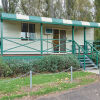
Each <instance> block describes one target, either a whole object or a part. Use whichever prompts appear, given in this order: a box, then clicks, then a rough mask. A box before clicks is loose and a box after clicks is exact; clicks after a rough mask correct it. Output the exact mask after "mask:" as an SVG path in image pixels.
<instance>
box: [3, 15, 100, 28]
mask: <svg viewBox="0 0 100 100" xmlns="http://www.w3.org/2000/svg"><path fill="white" fill-rule="evenodd" d="M1 19H4V20H16V21H26V22H35V23H47V24H56V25H69V26H82V27H94V28H100V23H95V22H85V21H76V20H66V19H57V18H47V17H38V16H27V15H21V14H9V13H1Z"/></svg>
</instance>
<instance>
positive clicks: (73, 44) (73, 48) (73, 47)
mask: <svg viewBox="0 0 100 100" xmlns="http://www.w3.org/2000/svg"><path fill="white" fill-rule="evenodd" d="M74 50H75V43H74V26H72V53H73V54H74V53H75V52H74Z"/></svg>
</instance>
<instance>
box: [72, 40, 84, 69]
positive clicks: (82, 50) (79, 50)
mask: <svg viewBox="0 0 100 100" xmlns="http://www.w3.org/2000/svg"><path fill="white" fill-rule="evenodd" d="M74 45H75V46H77V47H78V58H79V59H80V57H81V52H82V53H83V57H84V70H85V67H86V66H85V56H86V51H85V50H84V49H83V48H82V47H81V46H80V45H79V44H78V43H77V42H76V41H74Z"/></svg>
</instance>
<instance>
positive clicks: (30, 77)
mask: <svg viewBox="0 0 100 100" xmlns="http://www.w3.org/2000/svg"><path fill="white" fill-rule="evenodd" d="M30 89H32V71H30Z"/></svg>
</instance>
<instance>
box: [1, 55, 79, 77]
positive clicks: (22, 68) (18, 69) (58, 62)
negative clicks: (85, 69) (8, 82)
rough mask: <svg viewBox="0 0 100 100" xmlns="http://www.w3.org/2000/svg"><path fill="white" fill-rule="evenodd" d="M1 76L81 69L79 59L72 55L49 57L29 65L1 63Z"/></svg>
mask: <svg viewBox="0 0 100 100" xmlns="http://www.w3.org/2000/svg"><path fill="white" fill-rule="evenodd" d="M0 62H1V63H0V76H14V75H19V74H24V73H27V72H29V71H30V70H33V71H34V72H58V71H63V70H65V69H67V68H69V67H71V66H73V67H76V68H78V67H80V64H79V61H78V59H77V58H76V57H75V56H74V55H72V54H67V55H49V56H44V57H42V58H41V59H36V60H34V59H33V60H31V61H30V62H29V63H28V62H27V61H25V60H15V59H10V60H6V61H5V63H4V62H2V61H0Z"/></svg>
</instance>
